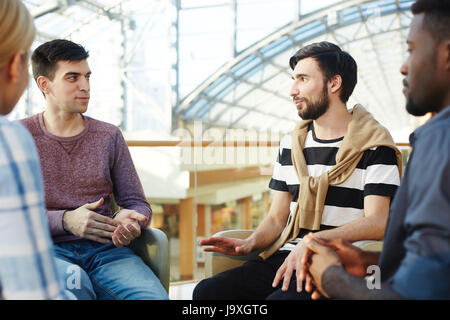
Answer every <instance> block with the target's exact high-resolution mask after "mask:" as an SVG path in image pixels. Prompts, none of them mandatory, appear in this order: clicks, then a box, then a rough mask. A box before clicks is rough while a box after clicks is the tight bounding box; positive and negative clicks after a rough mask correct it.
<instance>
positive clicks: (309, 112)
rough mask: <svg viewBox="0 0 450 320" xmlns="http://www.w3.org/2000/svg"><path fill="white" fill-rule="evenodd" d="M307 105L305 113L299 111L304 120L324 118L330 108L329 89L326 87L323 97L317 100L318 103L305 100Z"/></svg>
mask: <svg viewBox="0 0 450 320" xmlns="http://www.w3.org/2000/svg"><path fill="white" fill-rule="evenodd" d="M304 100H305V103H306V110H305V111H300V110H299V111H298V115H299V116H300V117H301V118H302V119H303V120H316V119H318V118H319V117H320V116H322V115H323V114H324V113H325V112H327V110H328V107H329V106H330V101H329V99H328V92H327V88H326V87H324V90H323V91H322V95H321V96H320V97H319V99H317V101H313V102H309V101H308V100H306V99H304Z"/></svg>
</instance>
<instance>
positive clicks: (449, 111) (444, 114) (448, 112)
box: [409, 105, 450, 146]
mask: <svg viewBox="0 0 450 320" xmlns="http://www.w3.org/2000/svg"><path fill="white" fill-rule="evenodd" d="M446 118H450V105H449V106H447V107H445V108H444V109H443V110H442V111H441V112H438V114H436V115H435V116H434V117H433V118H431V119H430V120H428V122H427V123H425V124H424V125H422V126H420V127H419V128H417V129H416V130H414V132H413V133H411V134H410V135H409V144H410V145H411V146H412V145H413V144H414V141H416V140H417V138H419V137H420V135H421V134H422V132H423V131H425V130H427V128H429V127H431V126H433V125H434V124H435V123H437V122H439V121H441V120H444V119H446Z"/></svg>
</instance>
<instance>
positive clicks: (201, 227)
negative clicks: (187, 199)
mask: <svg viewBox="0 0 450 320" xmlns="http://www.w3.org/2000/svg"><path fill="white" fill-rule="evenodd" d="M205 236H206V224H205V205H204V204H199V205H197V237H205Z"/></svg>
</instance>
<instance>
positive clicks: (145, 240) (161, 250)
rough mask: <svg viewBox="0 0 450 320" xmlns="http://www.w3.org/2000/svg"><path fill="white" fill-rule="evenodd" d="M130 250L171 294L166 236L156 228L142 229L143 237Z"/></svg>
mask: <svg viewBox="0 0 450 320" xmlns="http://www.w3.org/2000/svg"><path fill="white" fill-rule="evenodd" d="M130 248H131V249H132V250H133V251H134V252H135V253H136V254H137V255H138V256H139V257H141V259H142V260H143V261H144V262H145V264H146V265H147V266H149V267H150V268H151V269H152V270H153V272H154V273H155V275H156V276H157V277H158V279H159V280H160V281H161V284H162V285H163V287H164V288H165V289H166V291H167V292H169V280H170V263H169V257H170V255H169V241H168V239H167V236H166V234H165V233H164V232H163V231H161V230H159V229H156V228H146V229H142V231H141V236H140V237H139V238H137V239H135V240H133V241H132V242H131V244H130Z"/></svg>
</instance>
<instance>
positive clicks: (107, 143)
mask: <svg viewBox="0 0 450 320" xmlns="http://www.w3.org/2000/svg"><path fill="white" fill-rule="evenodd" d="M83 117H84V119H85V120H86V121H85V124H86V126H85V128H84V130H83V131H82V132H81V133H80V134H78V135H76V136H73V137H68V138H64V137H58V136H55V135H53V134H51V133H49V132H48V131H47V130H46V129H45V127H44V122H43V117H42V113H39V114H36V115H34V116H31V117H29V118H26V119H23V120H21V122H22V124H23V125H24V126H25V127H26V128H27V129H28V130H29V131H30V132H31V135H32V136H33V138H34V141H35V143H36V147H37V149H38V153H39V157H40V160H41V167H42V173H43V177H44V189H45V203H46V207H47V217H48V222H49V226H50V232H51V235H52V238H53V241H54V242H55V243H58V242H64V241H71V240H76V239H80V238H79V237H77V236H75V235H73V234H71V233H69V232H67V231H65V230H64V228H63V222H62V218H63V214H64V212H65V211H67V210H74V209H76V208H78V207H81V206H82V205H84V204H86V203H89V202H95V201H97V200H98V199H100V198H101V197H103V198H104V199H105V202H104V203H103V205H102V206H101V207H100V208H98V209H97V210H96V212H97V213H99V214H102V215H105V216H109V217H111V216H112V214H113V212H111V209H110V201H111V199H110V195H111V194H114V198H115V200H116V202H117V204H118V205H119V206H121V207H123V208H126V209H132V210H136V211H137V212H139V213H141V214H143V215H146V216H147V217H148V218H149V219H148V223H150V219H151V214H152V210H151V208H150V205H149V204H148V202H147V200H146V198H145V195H144V190H143V188H142V185H141V182H140V180H139V177H138V175H137V172H136V169H135V167H134V164H133V161H132V159H131V155H130V152H129V150H128V146H127V145H126V142H125V139H124V138H123V136H122V133H121V132H120V130H119V129H118V128H117V127H116V126H114V125H111V124H109V123H106V122H103V121H98V120H95V119H92V118H90V117H87V116H83ZM145 226H146V225H143V224H141V227H145Z"/></svg>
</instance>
